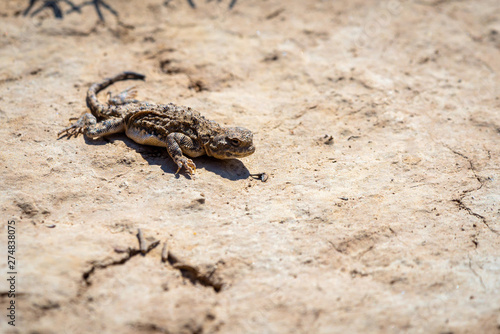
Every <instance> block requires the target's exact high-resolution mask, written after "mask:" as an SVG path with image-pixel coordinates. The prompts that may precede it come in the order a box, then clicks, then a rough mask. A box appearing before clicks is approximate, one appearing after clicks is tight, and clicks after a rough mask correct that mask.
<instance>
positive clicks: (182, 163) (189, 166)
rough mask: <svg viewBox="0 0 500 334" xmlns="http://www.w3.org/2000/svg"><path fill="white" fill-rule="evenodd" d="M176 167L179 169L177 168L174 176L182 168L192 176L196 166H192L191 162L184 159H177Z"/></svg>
mask: <svg viewBox="0 0 500 334" xmlns="http://www.w3.org/2000/svg"><path fill="white" fill-rule="evenodd" d="M177 166H178V167H179V168H177V171H176V172H175V174H178V173H179V171H180V170H181V169H182V167H184V168H186V171H187V172H188V174H189V175H194V172H196V165H195V164H194V162H193V160H191V159H188V158H186V157H181V158H179V160H178V161H177Z"/></svg>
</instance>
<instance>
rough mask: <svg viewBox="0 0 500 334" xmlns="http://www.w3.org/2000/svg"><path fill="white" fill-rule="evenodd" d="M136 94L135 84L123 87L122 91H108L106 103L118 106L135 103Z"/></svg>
mask: <svg viewBox="0 0 500 334" xmlns="http://www.w3.org/2000/svg"><path fill="white" fill-rule="evenodd" d="M136 96H137V90H136V89H135V86H132V87H129V88H127V89H125V90H124V91H123V92H121V93H119V94H117V95H113V93H111V92H108V104H111V105H114V106H118V105H123V104H127V103H137V102H139V101H138V100H136V99H135V97H136Z"/></svg>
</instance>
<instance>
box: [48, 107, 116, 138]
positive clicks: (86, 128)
mask: <svg viewBox="0 0 500 334" xmlns="http://www.w3.org/2000/svg"><path fill="white" fill-rule="evenodd" d="M124 130H125V125H124V121H123V119H122V118H110V119H107V120H105V121H102V122H99V123H97V119H96V118H95V116H94V115H92V114H89V113H87V114H84V115H83V116H82V117H80V118H79V119H78V121H76V122H75V123H73V124H72V125H70V126H68V127H67V128H65V129H63V130H62V131H60V132H59V133H58V134H57V135H58V136H61V135H62V134H67V135H68V136H69V137H71V136H78V134H80V133H83V134H85V135H86V136H87V137H90V138H94V139H95V138H99V137H102V136H107V135H110V134H113V133H118V132H123V131H124Z"/></svg>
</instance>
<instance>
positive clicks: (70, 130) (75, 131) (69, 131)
mask: <svg viewBox="0 0 500 334" xmlns="http://www.w3.org/2000/svg"><path fill="white" fill-rule="evenodd" d="M79 123H80V122H76V123H73V124H71V125H70V126H68V127H67V128H64V129H62V130H61V131H59V133H58V134H57V137H61V135H62V134H64V135H66V136H68V138H71V137H72V136H75V137H77V136H78V135H79V134H80V133H83V130H84V127H83V126H82V125H81V124H79Z"/></svg>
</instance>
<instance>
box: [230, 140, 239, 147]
mask: <svg viewBox="0 0 500 334" xmlns="http://www.w3.org/2000/svg"><path fill="white" fill-rule="evenodd" d="M229 142H230V143H231V145H233V146H240V144H241V141H240V140H239V139H237V138H229Z"/></svg>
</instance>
